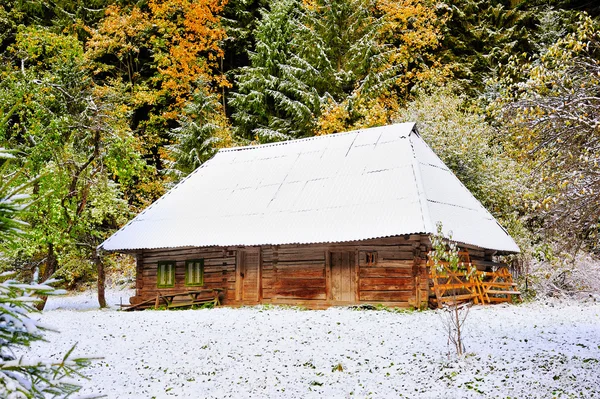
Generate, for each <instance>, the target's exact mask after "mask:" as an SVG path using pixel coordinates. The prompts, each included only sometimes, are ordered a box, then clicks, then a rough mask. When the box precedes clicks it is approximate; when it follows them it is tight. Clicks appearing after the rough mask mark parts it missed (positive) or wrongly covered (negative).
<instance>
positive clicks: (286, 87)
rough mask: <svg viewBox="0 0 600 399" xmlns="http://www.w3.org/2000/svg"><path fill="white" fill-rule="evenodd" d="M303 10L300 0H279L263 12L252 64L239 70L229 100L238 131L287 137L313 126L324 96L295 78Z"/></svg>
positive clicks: (245, 135)
mask: <svg viewBox="0 0 600 399" xmlns="http://www.w3.org/2000/svg"><path fill="white" fill-rule="evenodd" d="M300 8H301V4H300V2H299V1H298V0H280V1H277V2H276V3H274V4H273V5H272V8H271V11H267V10H262V11H261V14H262V20H261V21H260V23H259V24H258V27H257V29H256V34H255V37H256V50H255V52H253V53H251V54H250V61H251V65H250V66H249V67H245V68H241V70H240V71H239V73H238V74H237V76H236V85H237V87H238V91H237V92H236V93H232V96H231V99H230V105H231V106H232V107H233V108H234V112H233V114H232V118H233V120H234V121H235V126H236V129H237V134H238V135H239V136H241V137H243V138H246V139H251V140H252V139H260V140H261V141H276V140H285V139H288V138H292V137H301V136H305V135H307V134H309V133H310V131H311V130H312V127H313V117H314V113H315V112H318V109H319V104H320V103H319V99H318V97H317V96H316V92H314V91H311V90H310V87H309V86H307V85H306V84H304V83H303V82H302V81H300V80H298V79H297V78H296V76H295V74H294V72H295V71H294V68H295V67H294V65H292V64H291V63H290V61H291V58H292V56H293V51H292V47H291V45H290V43H291V42H292V40H294V37H295V36H296V34H297V30H298V27H297V18H298V17H297V16H298V13H299V12H300ZM307 92H308V96H307V95H306V93H307Z"/></svg>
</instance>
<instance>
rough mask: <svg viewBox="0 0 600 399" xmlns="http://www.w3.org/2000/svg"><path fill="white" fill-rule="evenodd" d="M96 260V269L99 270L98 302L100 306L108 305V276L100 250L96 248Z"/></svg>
mask: <svg viewBox="0 0 600 399" xmlns="http://www.w3.org/2000/svg"><path fill="white" fill-rule="evenodd" d="M94 261H95V262H96V269H97V270H98V304H99V305H100V308H105V307H106V297H105V296H104V283H105V281H106V276H105V275H104V262H102V257H101V256H100V251H98V250H97V249H95V250H94Z"/></svg>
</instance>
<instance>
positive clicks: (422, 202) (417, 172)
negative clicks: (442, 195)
mask: <svg viewBox="0 0 600 399" xmlns="http://www.w3.org/2000/svg"><path fill="white" fill-rule="evenodd" d="M412 132H414V133H415V136H416V137H417V138H419V139H420V140H421V141H423V142H424V140H423V139H422V138H421V135H420V134H419V132H418V131H417V126H416V125H415V126H413V128H412V130H411V133H412ZM409 137H410V134H409ZM409 143H410V149H411V151H412V155H413V156H412V159H411V165H412V168H413V175H414V178H415V184H416V185H417V195H418V197H419V206H420V207H421V218H422V220H423V230H425V231H427V232H428V233H432V232H435V230H434V226H433V222H432V221H431V215H430V214H429V206H428V203H427V196H426V195H425V187H424V186H423V176H422V175H421V168H420V162H419V160H418V159H417V154H416V152H415V147H414V145H413V142H412V140H409Z"/></svg>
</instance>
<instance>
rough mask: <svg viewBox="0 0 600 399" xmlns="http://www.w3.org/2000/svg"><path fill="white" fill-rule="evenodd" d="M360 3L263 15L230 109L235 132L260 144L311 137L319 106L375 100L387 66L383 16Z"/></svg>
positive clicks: (332, 1) (287, 7) (284, 4)
mask: <svg viewBox="0 0 600 399" xmlns="http://www.w3.org/2000/svg"><path fill="white" fill-rule="evenodd" d="M374 10H375V3H371V2H369V1H367V0H324V1H315V2H302V3H300V2H298V1H295V0H282V1H278V2H277V3H275V4H274V5H273V6H272V9H271V11H269V12H267V11H263V20H262V21H261V22H260V24H259V26H258V28H257V31H256V40H257V44H256V52H255V53H252V54H251V55H250V60H251V66H250V67H247V68H242V69H241V71H240V73H239V74H238V75H237V76H236V84H237V86H238V92H237V93H233V94H232V97H231V101H230V104H231V105H232V107H233V108H234V110H235V111H234V113H233V115H232V117H233V119H234V121H235V122H236V127H237V129H238V133H239V134H240V135H241V136H242V137H245V138H249V139H252V138H254V137H258V138H259V139H261V140H263V141H270V140H281V139H287V138H290V137H304V136H308V135H312V134H314V130H315V127H316V121H317V119H318V118H319V116H320V114H321V111H322V109H323V108H324V107H326V106H329V105H330V104H331V103H341V102H344V101H348V104H349V105H348V106H349V108H352V99H353V98H356V97H359V96H362V97H364V98H366V97H368V96H377V94H379V92H380V90H382V88H384V84H383V83H385V82H387V83H389V84H391V83H392V80H391V78H392V77H393V76H394V71H395V70H394V69H393V68H389V67H388V66H387V65H386V61H387V60H386V58H385V45H384V44H383V43H381V41H380V39H381V37H380V35H381V32H382V26H383V19H382V18H381V17H377V16H376V15H375V14H374Z"/></svg>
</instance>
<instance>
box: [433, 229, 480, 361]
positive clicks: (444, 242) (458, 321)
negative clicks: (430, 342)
mask: <svg viewBox="0 0 600 399" xmlns="http://www.w3.org/2000/svg"><path fill="white" fill-rule="evenodd" d="M430 239H431V248H432V249H431V251H429V254H428V256H429V259H431V260H432V261H433V265H432V267H434V268H436V271H437V272H438V273H443V272H444V268H446V269H447V270H449V271H450V272H451V273H461V274H462V273H464V276H465V279H466V280H469V279H470V278H471V277H472V275H473V273H475V270H476V269H475V268H474V267H472V266H471V264H470V263H469V264H466V265H465V264H464V263H463V262H461V259H460V255H459V249H458V246H457V244H456V242H454V241H452V232H449V233H448V238H446V237H445V236H444V233H443V232H442V223H440V222H438V223H437V234H432V235H431V236H430ZM459 290H460V288H452V289H451V294H452V299H451V301H450V302H449V303H448V304H446V303H445V304H443V306H442V310H443V313H442V315H443V316H442V320H443V323H444V328H445V329H446V332H447V335H448V345H450V344H452V346H453V347H454V348H455V350H456V354H457V355H458V356H462V355H463V354H464V353H465V345H464V342H463V337H464V325H465V321H466V320H467V316H468V315H469V309H470V307H471V304H472V303H471V302H460V301H459V300H458V291H459Z"/></svg>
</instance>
